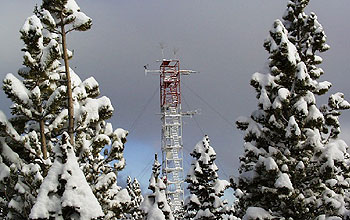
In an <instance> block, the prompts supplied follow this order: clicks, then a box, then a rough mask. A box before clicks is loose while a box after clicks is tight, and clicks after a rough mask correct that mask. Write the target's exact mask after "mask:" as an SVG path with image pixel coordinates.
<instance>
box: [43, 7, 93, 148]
mask: <svg viewBox="0 0 350 220" xmlns="http://www.w3.org/2000/svg"><path fill="white" fill-rule="evenodd" d="M37 13H38V14H39V13H42V14H43V16H44V17H45V16H47V17H49V19H47V22H46V25H47V29H48V30H49V31H50V32H52V33H58V34H59V35H60V36H61V46H62V55H63V60H64V66H65V73H66V85H67V101H68V133H69V136H70V138H71V144H72V145H73V144H74V104H73V94H72V93H73V88H72V78H71V73H70V72H71V70H70V68H69V62H68V59H69V58H71V52H70V51H69V50H68V49H67V36H66V35H67V34H68V33H69V32H71V31H74V30H77V31H86V30H88V29H90V28H91V24H92V21H91V19H90V18H89V17H88V16H86V15H85V13H83V12H82V11H81V10H80V8H79V6H78V5H77V3H76V2H75V0H43V4H42V6H41V12H39V11H38V12H37Z"/></svg>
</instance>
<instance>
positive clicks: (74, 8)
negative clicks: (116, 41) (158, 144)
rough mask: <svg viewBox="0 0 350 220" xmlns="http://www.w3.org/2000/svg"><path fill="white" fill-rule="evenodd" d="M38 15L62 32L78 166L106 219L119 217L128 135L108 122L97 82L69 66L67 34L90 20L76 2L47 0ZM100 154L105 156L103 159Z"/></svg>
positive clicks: (124, 197) (126, 198) (109, 113)
mask: <svg viewBox="0 0 350 220" xmlns="http://www.w3.org/2000/svg"><path fill="white" fill-rule="evenodd" d="M36 13H37V14H39V15H41V16H42V17H44V18H45V17H48V18H49V19H47V20H48V21H49V22H48V21H47V22H45V25H46V26H45V27H46V29H47V30H48V31H49V32H52V33H59V35H60V37H61V38H60V39H61V41H60V43H61V45H62V51H63V60H64V64H65V68H64V69H63V68H62V71H63V72H65V74H66V81H67V95H68V97H69V98H68V105H67V106H68V132H69V134H70V137H71V138H74V140H75V144H74V148H75V150H76V154H77V155H78V156H79V163H80V165H81V167H82V169H83V171H84V173H85V175H86V178H87V181H88V182H89V184H90V186H91V187H92V189H93V192H94V194H95V196H96V197H97V198H98V200H99V202H100V204H101V205H102V208H103V211H104V212H105V216H106V218H118V217H120V216H121V214H122V212H123V209H124V208H123V207H125V206H126V205H127V203H128V202H130V199H129V196H128V194H127V191H126V190H125V189H124V190H121V188H120V187H118V186H117V172H118V171H120V170H121V169H123V168H124V166H125V161H124V158H123V150H124V143H125V142H126V135H127V132H126V131H124V130H123V129H116V130H115V131H113V128H112V125H111V124H110V123H107V122H106V121H105V120H107V119H109V118H110V117H111V116H112V113H113V111H114V109H113V107H112V105H111V102H110V100H109V99H108V98H107V97H100V98H97V97H98V96H99V94H100V92H99V87H98V83H97V82H96V80H95V79H94V78H92V77H91V78H89V79H87V80H85V81H84V82H81V80H80V79H79V77H77V76H76V74H75V73H74V71H73V70H72V69H70V68H69V64H68V58H71V57H72V53H71V52H70V51H69V50H68V49H67V43H66V34H67V33H69V32H71V31H74V30H78V31H86V30H88V29H90V27H91V19H90V18H89V17H87V16H86V15H85V14H84V13H83V12H81V10H80V8H79V6H78V5H77V3H76V2H75V1H74V0H55V1H46V0H44V1H43V4H42V6H41V9H40V10H37V12H36ZM69 77H70V78H69ZM70 89H71V93H72V94H71V95H70V94H69V93H70ZM70 96H71V97H70ZM73 116H74V117H73ZM65 117H67V116H65ZM71 117H73V118H71ZM73 119H74V120H73ZM73 121H74V123H73V125H72V122H73ZM72 132H74V135H73V136H74V137H72ZM106 145H108V146H109V147H106ZM101 152H103V155H104V156H101ZM112 163H113V166H111V164H112Z"/></svg>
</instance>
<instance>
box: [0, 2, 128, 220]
mask: <svg viewBox="0 0 350 220" xmlns="http://www.w3.org/2000/svg"><path fill="white" fill-rule="evenodd" d="M72 2H74V1H71V0H70V1H68V2H67V4H70V5H76V4H75V2H74V4H72ZM50 26H51V27H56V21H55V19H53V17H52V16H51V14H50V12H49V11H48V10H46V9H43V8H41V9H40V10H39V9H38V8H37V9H36V15H33V16H31V17H29V18H28V19H27V20H26V22H25V24H24V26H23V28H22V29H21V38H22V40H23V41H24V43H25V47H24V49H23V50H24V52H25V53H24V66H25V67H24V68H22V69H20V70H19V75H20V76H21V77H23V80H19V79H18V78H17V77H15V76H14V75H13V74H8V75H7V76H6V77H5V80H4V85H3V88H4V91H5V93H6V94H7V95H8V97H9V98H11V100H12V101H13V102H14V104H13V106H12V114H13V117H12V118H10V119H9V120H7V118H6V116H5V115H4V114H2V113H1V114H0V137H1V141H0V143H1V149H2V151H1V157H2V158H1V159H0V164H1V166H2V167H3V168H4V169H3V171H4V172H3V175H2V178H1V179H0V187H1V188H0V195H1V198H2V199H1V202H0V206H1V209H2V210H4V211H3V214H4V215H7V216H8V218H13V219H28V215H29V213H30V210H31V207H32V205H33V202H34V201H35V197H36V195H37V190H38V188H39V186H40V184H41V181H42V179H43V177H42V176H45V175H46V173H47V168H48V165H50V164H51V162H50V161H53V158H52V156H53V154H50V153H51V152H52V148H53V146H56V144H57V140H58V139H59V137H60V135H62V133H63V132H64V131H67V130H68V127H69V126H68V124H69V122H68V121H69V120H68V118H69V117H68V116H69V114H68V110H67V106H68V104H67V102H68V101H67V98H66V84H65V82H66V79H67V77H66V74H65V67H62V66H60V62H59V60H58V59H60V57H61V53H60V51H61V49H60V48H61V47H60V46H59V44H60V43H61V40H60V38H59V35H57V34H56V33H55V31H53V29H50ZM70 73H71V78H72V79H71V81H72V85H71V86H72V96H73V101H74V108H75V111H74V113H75V116H74V117H75V127H74V131H75V132H76V135H75V140H76V145H75V146H74V149H75V152H76V155H77V156H78V162H79V164H80V166H81V168H82V169H83V171H84V173H85V175H86V177H87V180H88V182H89V184H90V186H92V188H93V192H94V194H95V196H96V197H97V198H98V200H99V202H100V203H101V205H102V207H103V210H104V212H105V213H106V216H110V215H111V216H112V217H113V216H117V215H120V213H121V212H122V211H121V210H122V206H124V205H125V202H128V201H130V200H128V198H129V196H128V194H127V191H126V190H120V187H118V186H117V185H116V180H117V172H118V171H119V170H121V169H123V168H124V166H125V161H124V158H123V150H124V143H125V142H126V135H127V132H126V131H124V130H123V129H116V130H113V128H112V125H111V124H110V123H107V122H106V121H105V120H107V119H109V118H110V117H111V116H112V113H113V111H114V109H113V107H112V105H111V103H110V100H109V99H108V98H107V97H98V96H99V94H100V93H99V86H98V83H97V82H96V80H95V79H94V78H93V77H91V78H88V79H86V80H85V81H81V79H80V78H79V76H77V75H76V74H75V73H74V71H73V70H72V69H70ZM41 121H43V122H44V123H43V124H44V126H43V127H42V126H41V125H42V123H41ZM42 128H43V129H42ZM42 131H44V133H45V135H42V134H43V132H42ZM43 137H44V138H46V139H44V140H45V142H46V145H47V151H48V152H47V157H48V160H45V159H44V156H43V155H44V153H43V150H42V149H43V145H44V144H42V143H43V141H42V140H43ZM106 145H109V146H107V147H106ZM101 153H102V155H101ZM8 171H10V172H8ZM121 198H123V199H121ZM121 201H122V202H121ZM108 213H109V214H110V215H109V214H108Z"/></svg>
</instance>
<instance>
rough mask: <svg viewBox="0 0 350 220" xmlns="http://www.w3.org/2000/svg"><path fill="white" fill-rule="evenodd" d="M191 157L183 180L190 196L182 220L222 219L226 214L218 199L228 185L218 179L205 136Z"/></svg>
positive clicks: (212, 153) (221, 202) (213, 153)
mask: <svg viewBox="0 0 350 220" xmlns="http://www.w3.org/2000/svg"><path fill="white" fill-rule="evenodd" d="M191 156H192V157H193V158H194V160H193V162H192V164H191V168H190V170H189V173H188V175H187V178H186V180H185V181H186V182H187V183H188V184H189V185H188V187H187V188H188V189H189V191H190V195H189V197H188V198H187V199H186V202H185V208H184V209H185V216H184V219H203V220H204V219H223V216H224V215H225V214H226V213H225V209H224V203H223V201H222V200H221V199H220V197H221V196H223V194H224V190H225V189H226V188H227V187H228V186H229V185H230V184H229V182H228V181H226V180H220V179H219V178H218V174H217V171H218V167H217V166H216V164H215V159H216V153H215V151H214V149H213V147H211V146H210V140H209V137H208V136H207V135H206V136H205V137H204V138H203V140H202V141H200V142H198V143H197V145H196V146H195V148H194V150H193V151H192V153H191Z"/></svg>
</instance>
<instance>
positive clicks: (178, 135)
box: [145, 59, 195, 212]
mask: <svg viewBox="0 0 350 220" xmlns="http://www.w3.org/2000/svg"><path fill="white" fill-rule="evenodd" d="M158 62H160V69H159V71H158V70H147V69H146V70H145V71H146V73H149V72H153V73H159V74H160V110H161V121H162V130H161V150H162V175H163V178H164V182H165V184H166V186H167V188H166V194H167V198H168V199H169V200H170V207H171V209H172V211H173V212H177V211H181V210H182V207H183V203H184V186H183V183H184V168H183V141H182V116H183V115H192V114H193V113H182V112H181V75H189V74H190V73H194V72H195V71H192V70H180V61H179V60H177V59H162V60H158Z"/></svg>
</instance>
